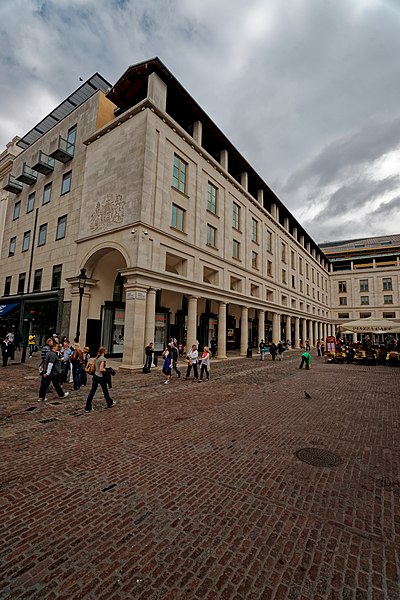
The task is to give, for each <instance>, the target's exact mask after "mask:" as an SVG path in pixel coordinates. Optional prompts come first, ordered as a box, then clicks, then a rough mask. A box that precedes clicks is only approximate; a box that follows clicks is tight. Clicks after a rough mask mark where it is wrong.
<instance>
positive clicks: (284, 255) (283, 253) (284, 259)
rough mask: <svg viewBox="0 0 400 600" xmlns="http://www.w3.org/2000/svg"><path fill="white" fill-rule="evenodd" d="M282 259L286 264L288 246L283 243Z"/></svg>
mask: <svg viewBox="0 0 400 600" xmlns="http://www.w3.org/2000/svg"><path fill="white" fill-rule="evenodd" d="M281 259H282V262H283V263H285V262H286V244H284V243H283V242H282V243H281Z"/></svg>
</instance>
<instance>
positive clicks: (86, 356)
mask: <svg viewBox="0 0 400 600" xmlns="http://www.w3.org/2000/svg"><path fill="white" fill-rule="evenodd" d="M82 352H83V360H82V368H81V386H82V387H85V385H86V384H87V373H86V371H85V369H86V367H87V366H88V363H89V361H90V354H89V347H88V346H84V348H83V350H82Z"/></svg>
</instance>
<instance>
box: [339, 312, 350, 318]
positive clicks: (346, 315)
mask: <svg viewBox="0 0 400 600" xmlns="http://www.w3.org/2000/svg"><path fill="white" fill-rule="evenodd" d="M349 316H350V315H349V313H338V318H339V319H348V318H349Z"/></svg>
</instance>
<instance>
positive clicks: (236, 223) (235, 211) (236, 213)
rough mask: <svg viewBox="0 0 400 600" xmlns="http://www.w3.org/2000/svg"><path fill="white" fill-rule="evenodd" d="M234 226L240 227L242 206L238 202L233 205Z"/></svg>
mask: <svg viewBox="0 0 400 600" xmlns="http://www.w3.org/2000/svg"><path fill="white" fill-rule="evenodd" d="M232 227H234V229H240V206H239V205H238V204H236V202H234V203H233V206H232Z"/></svg>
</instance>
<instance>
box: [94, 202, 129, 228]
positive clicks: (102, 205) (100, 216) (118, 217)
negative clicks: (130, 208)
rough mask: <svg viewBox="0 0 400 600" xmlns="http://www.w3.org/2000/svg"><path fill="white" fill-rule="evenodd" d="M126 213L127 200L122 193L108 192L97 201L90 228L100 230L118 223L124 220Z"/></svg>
mask: <svg viewBox="0 0 400 600" xmlns="http://www.w3.org/2000/svg"><path fill="white" fill-rule="evenodd" d="M124 215H125V200H122V195H121V194H115V195H114V194H107V196H105V197H104V198H103V200H100V201H98V202H96V206H95V209H94V211H93V213H92V214H91V215H90V230H91V231H93V232H94V231H100V230H102V229H106V228H107V227H109V226H110V225H118V224H120V223H122V222H123V220H124Z"/></svg>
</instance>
